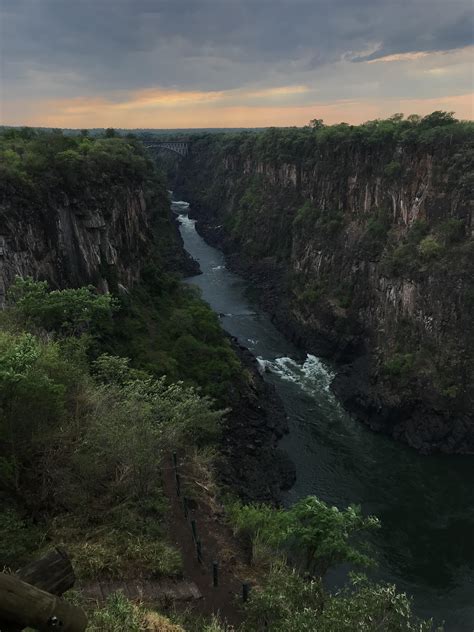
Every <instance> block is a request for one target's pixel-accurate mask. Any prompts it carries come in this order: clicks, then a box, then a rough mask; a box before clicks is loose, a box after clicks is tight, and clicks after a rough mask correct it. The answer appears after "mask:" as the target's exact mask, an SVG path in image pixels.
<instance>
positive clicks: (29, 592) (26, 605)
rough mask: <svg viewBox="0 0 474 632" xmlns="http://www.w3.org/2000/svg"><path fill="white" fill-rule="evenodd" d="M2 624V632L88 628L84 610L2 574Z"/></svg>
mask: <svg viewBox="0 0 474 632" xmlns="http://www.w3.org/2000/svg"><path fill="white" fill-rule="evenodd" d="M0 621H1V623H0V630H1V632H8V631H9V630H17V629H22V628H26V627H31V628H33V629H35V630H39V631H40V632H43V631H44V632H50V631H51V630H61V632H84V630H85V629H86V626H87V617H86V615H85V613H84V611H83V610H82V608H78V607H77V606H73V605H71V604H69V603H67V602H66V601H63V600H62V599H59V597H57V596H56V595H52V594H51V593H48V592H46V591H44V590H41V589H40V588H36V587H35V586H32V585H31V584H27V583H26V582H24V581H22V580H21V579H20V578H19V577H18V576H16V575H7V574H5V573H0Z"/></svg>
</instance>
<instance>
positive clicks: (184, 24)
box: [1, 0, 472, 94]
mask: <svg viewBox="0 0 474 632" xmlns="http://www.w3.org/2000/svg"><path fill="white" fill-rule="evenodd" d="M1 7H2V13H1V28H2V41H3V44H2V53H3V63H4V69H3V79H4V81H5V82H6V84H7V86H8V84H9V83H12V84H13V85H15V84H17V85H21V83H22V81H23V82H25V83H26V80H28V79H29V80H30V81H31V77H32V73H34V75H35V76H36V77H37V85H38V86H39V87H38V89H41V87H40V85H39V84H40V83H41V81H40V80H38V77H40V78H42V81H43V82H44V84H45V91H46V90H47V88H48V85H47V84H48V77H51V76H53V77H56V78H59V79H61V78H63V80H64V86H65V88H64V93H65V94H66V92H67V91H68V90H73V89H74V87H75V89H76V90H78V89H79V88H81V89H82V90H83V91H84V89H86V90H87V91H90V92H94V91H96V90H97V89H99V88H100V89H101V90H115V89H135V88H145V87H147V86H151V85H161V86H165V87H166V86H177V87H179V88H182V89H196V88H199V89H202V90H222V89H229V88H236V87H240V86H243V85H245V84H248V83H256V82H257V83H258V82H260V83H262V82H263V81H262V79H264V78H265V76H262V75H266V73H271V75H270V74H269V75H268V79H269V81H273V82H274V83H278V81H279V77H280V76H281V77H284V76H285V77H286V78H288V75H289V74H291V73H298V72H305V71H308V70H311V69H312V68H317V67H320V66H322V65H323V64H325V63H328V62H332V61H335V60H338V59H340V58H341V57H342V56H345V57H346V58H349V59H351V58H352V59H354V61H361V60H370V59H375V58H378V57H381V56H384V55H391V54H396V53H404V52H408V51H410V52H411V51H433V50H447V49H453V48H459V47H464V46H465V45H467V44H469V43H471V40H472V21H471V17H470V10H471V4H470V1H467V0H451V1H447V0H443V1H441V0H410V1H408V0H386V1H384V0H201V1H198V0H195V1H193V0H172V1H166V0H75V1H74V0H3V2H2V4H1ZM66 85H67V88H66Z"/></svg>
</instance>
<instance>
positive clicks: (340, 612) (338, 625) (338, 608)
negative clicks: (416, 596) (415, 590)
mask: <svg viewBox="0 0 474 632" xmlns="http://www.w3.org/2000/svg"><path fill="white" fill-rule="evenodd" d="M245 615H246V617H245V623H244V624H243V626H242V627H243V630H244V631H248V632H254V631H255V630H264V629H268V630H272V632H287V631H288V630H298V632H354V631H355V630H360V632H379V631H380V630H387V631H388V630H390V632H431V631H433V630H434V628H433V625H432V622H431V621H421V620H419V619H418V618H417V617H415V616H414V615H413V613H412V611H411V602H410V599H409V598H408V597H407V596H406V595H405V594H403V593H397V591H396V588H395V586H392V585H389V584H373V583H370V582H368V581H367V580H365V579H364V578H360V577H354V578H353V585H352V586H351V587H350V588H346V589H343V590H342V591H340V592H338V593H336V594H335V595H327V594H325V592H324V590H323V588H322V586H321V583H320V582H319V581H314V580H310V579H306V578H303V577H302V576H301V575H299V574H298V573H297V572H296V571H295V570H293V569H290V568H288V567H287V566H285V565H281V564H277V565H275V566H274V567H273V568H272V570H271V572H270V573H269V575H268V577H267V579H266V581H265V583H264V585H263V586H262V587H261V588H256V589H254V590H253V591H252V592H251V593H250V600H249V602H248V604H247V605H246V607H245ZM438 632H441V629H439V628H438Z"/></svg>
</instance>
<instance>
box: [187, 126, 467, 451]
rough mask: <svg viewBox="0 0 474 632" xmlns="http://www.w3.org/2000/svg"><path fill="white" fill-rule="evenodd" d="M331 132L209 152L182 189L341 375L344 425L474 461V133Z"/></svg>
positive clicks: (206, 141) (206, 226) (205, 225)
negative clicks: (348, 418)
mask: <svg viewBox="0 0 474 632" xmlns="http://www.w3.org/2000/svg"><path fill="white" fill-rule="evenodd" d="M426 118H427V119H429V117H426ZM441 123H442V124H441ZM384 126H385V127H384ZM328 129H329V130H330V131H328ZM328 129H322V130H281V131H277V130H269V131H267V132H265V133H261V134H255V135H253V136H252V135H249V134H243V135H240V136H238V135H233V136H228V137H218V136H214V137H212V136H206V137H202V138H200V139H197V140H196V141H195V142H194V143H193V146H192V151H191V152H190V155H189V157H188V158H187V160H186V161H185V162H184V163H183V164H182V166H181V169H180V172H179V174H178V179H177V188H178V189H179V190H180V191H181V192H182V194H183V196H186V198H185V199H188V200H189V201H191V203H192V205H193V208H194V213H195V216H196V217H197V218H198V219H199V220H200V222H199V224H200V227H201V230H202V231H203V233H204V234H205V235H206V236H207V237H208V239H211V240H213V242H214V243H216V244H219V245H220V246H221V247H223V248H224V250H225V251H226V252H227V253H228V255H229V260H230V262H231V263H232V264H233V266H234V267H236V268H238V269H240V270H241V271H242V272H244V274H246V275H247V276H250V277H252V278H253V279H254V280H255V281H256V282H257V283H259V284H260V286H261V287H262V289H263V290H264V292H263V293H262V301H263V302H264V304H265V306H266V307H267V309H268V310H269V311H270V312H271V313H272V314H273V316H274V319H275V322H276V323H277V324H278V325H279V326H280V327H281V328H282V329H283V330H284V331H286V332H287V333H288V335H290V336H291V337H293V339H294V340H295V341H296V342H297V343H298V344H299V345H300V346H302V347H303V348H305V349H306V350H308V351H311V352H315V353H319V354H320V355H324V356H326V357H329V358H331V359H333V360H334V361H336V362H337V363H338V367H339V372H338V377H337V378H336V380H335V382H334V384H333V388H334V390H335V391H336V392H337V394H338V395H339V396H340V398H341V400H342V401H343V403H344V404H345V405H346V406H347V407H348V408H349V409H350V410H352V411H353V412H355V413H356V414H357V415H358V416H359V417H360V418H361V419H363V420H364V421H366V422H367V423H368V424H369V425H370V426H371V427H372V428H374V429H376V430H380V431H384V432H387V433H390V434H392V435H393V436H394V437H396V438H398V439H401V440H403V441H405V442H407V443H409V444H410V445H412V446H414V447H416V448H417V449H419V450H421V451H424V452H430V451H433V450H442V451H446V452H469V453H472V452H474V420H473V417H472V405H473V403H474V385H473V366H474V352H473V334H474V331H473V320H474V319H473V311H474V284H473V272H474V243H473V239H472V231H473V226H474V222H473V219H474V217H473V205H472V201H471V191H472V182H473V177H472V173H473V168H472V157H473V152H472V147H473V145H472V142H473V141H472V139H473V134H472V126H469V125H465V124H462V123H456V122H455V121H449V120H442V121H440V117H438V119H437V118H436V116H434V117H432V119H431V120H428V121H426V120H424V121H421V122H420V121H419V120H412V121H410V122H403V121H402V122H401V121H400V120H392V121H390V122H387V121H385V122H380V123H376V124H373V125H372V127H370V126H365V127H364V126H362V127H360V128H348V126H345V127H341V126H337V129H334V128H328ZM199 224H198V225H199Z"/></svg>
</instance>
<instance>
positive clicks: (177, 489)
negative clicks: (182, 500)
mask: <svg viewBox="0 0 474 632" xmlns="http://www.w3.org/2000/svg"><path fill="white" fill-rule="evenodd" d="M176 495H177V496H181V478H180V476H179V474H178V473H176Z"/></svg>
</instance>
